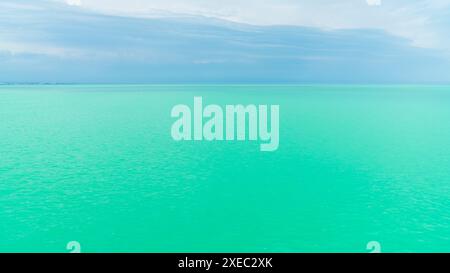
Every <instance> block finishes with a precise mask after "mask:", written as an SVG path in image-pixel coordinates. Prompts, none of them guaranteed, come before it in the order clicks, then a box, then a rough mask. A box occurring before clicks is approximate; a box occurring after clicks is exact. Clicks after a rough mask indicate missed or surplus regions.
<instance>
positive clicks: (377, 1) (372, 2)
mask: <svg viewBox="0 0 450 273" xmlns="http://www.w3.org/2000/svg"><path fill="white" fill-rule="evenodd" d="M366 1H367V5H369V6H380V5H381V0H366Z"/></svg>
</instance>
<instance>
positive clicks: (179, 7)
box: [62, 0, 450, 50]
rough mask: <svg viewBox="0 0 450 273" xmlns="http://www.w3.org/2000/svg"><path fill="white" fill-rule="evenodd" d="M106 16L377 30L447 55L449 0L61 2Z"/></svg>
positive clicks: (134, 0)
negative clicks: (197, 18) (184, 16)
mask: <svg viewBox="0 0 450 273" xmlns="http://www.w3.org/2000/svg"><path fill="white" fill-rule="evenodd" d="M62 1H65V2H66V3H70V4H72V5H77V6H80V7H83V8H87V9H93V10H97V11H101V12H106V13H110V14H122V15H129V16H152V14H155V13H158V12H159V13H161V12H172V13H181V14H191V15H202V16H208V17H216V18H221V19H226V20H231V21H235V22H242V23H249V24H256V25H274V24H277V25H296V26H309V27H317V28H323V29H342V28H346V29H359V28H375V29H381V30H385V31H387V32H389V33H391V34H394V35H398V36H402V37H406V38H408V39H410V40H411V41H412V43H413V44H414V45H416V46H422V47H438V48H446V49H449V50H450V27H449V26H450V1H448V0H264V1H261V0H226V1H223V0H127V1H123V0H62Z"/></svg>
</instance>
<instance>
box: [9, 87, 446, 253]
mask: <svg viewBox="0 0 450 273" xmlns="http://www.w3.org/2000/svg"><path fill="white" fill-rule="evenodd" d="M199 95H201V96H203V101H204V104H212V103H215V104H220V105H225V104H279V105H280V118H281V120H280V126H281V127H280V147H279V149H278V151H276V152H274V153H262V152H260V151H259V143H256V142H255V143H254V142H195V143H191V142H179V143H177V142H174V141H173V140H172V139H171V135H170V127H171V125H172V122H173V119H172V118H171V117H170V111H171V108H172V107H173V106H174V105H175V104H179V103H183V104H190V105H192V103H193V97H194V96H199ZM73 240H75V241H79V242H80V243H81V246H82V251H83V252H209V251H214V252H229V251H232V252H311V251H312V252H341V251H344V252H367V250H366V244H367V242H369V241H379V242H380V243H381V245H382V251H386V252H400V251H419V252H431V251H438V252H446V251H447V252H448V251H450V87H426V86H402V87H389V86H373V87H364V86H311V87H308V86H126V85H123V86H117V85H116V86H106V85H105V86H3V87H0V252H5V251H14V252H22V251H31V252H42V251H44V252H67V250H66V244H67V242H69V241H73Z"/></svg>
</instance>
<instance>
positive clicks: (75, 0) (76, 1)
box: [66, 0, 82, 6]
mask: <svg viewBox="0 0 450 273" xmlns="http://www.w3.org/2000/svg"><path fill="white" fill-rule="evenodd" d="M66 3H67V5H70V6H81V5H82V2H81V0H66Z"/></svg>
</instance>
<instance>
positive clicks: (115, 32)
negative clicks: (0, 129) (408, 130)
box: [0, 0, 450, 84]
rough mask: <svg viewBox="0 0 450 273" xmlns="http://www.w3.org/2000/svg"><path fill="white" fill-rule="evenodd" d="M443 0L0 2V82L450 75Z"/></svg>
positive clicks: (366, 79) (384, 79) (446, 78)
mask: <svg viewBox="0 0 450 273" xmlns="http://www.w3.org/2000/svg"><path fill="white" fill-rule="evenodd" d="M448 15H450V1H447V0H445V1H444V0H433V1H431V0H430V1H425V0H408V1H407V0H314V1H312V0H310V1H306V0H265V1H257V0H227V1H217V0H164V1H163V0H127V1H122V0H121V1H119V0H2V1H0V82H74V83H97V82H98V83H100V82H101V83H109V82H111V83H183V82H187V83H191V82H195V83H210V82H220V83H222V82H224V83H229V82H232V83H241V82H243V83H265V82H273V83H380V84H383V83H450V40H449V39H450V38H449V37H450V33H449V32H450V27H449V26H450V16H448Z"/></svg>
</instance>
